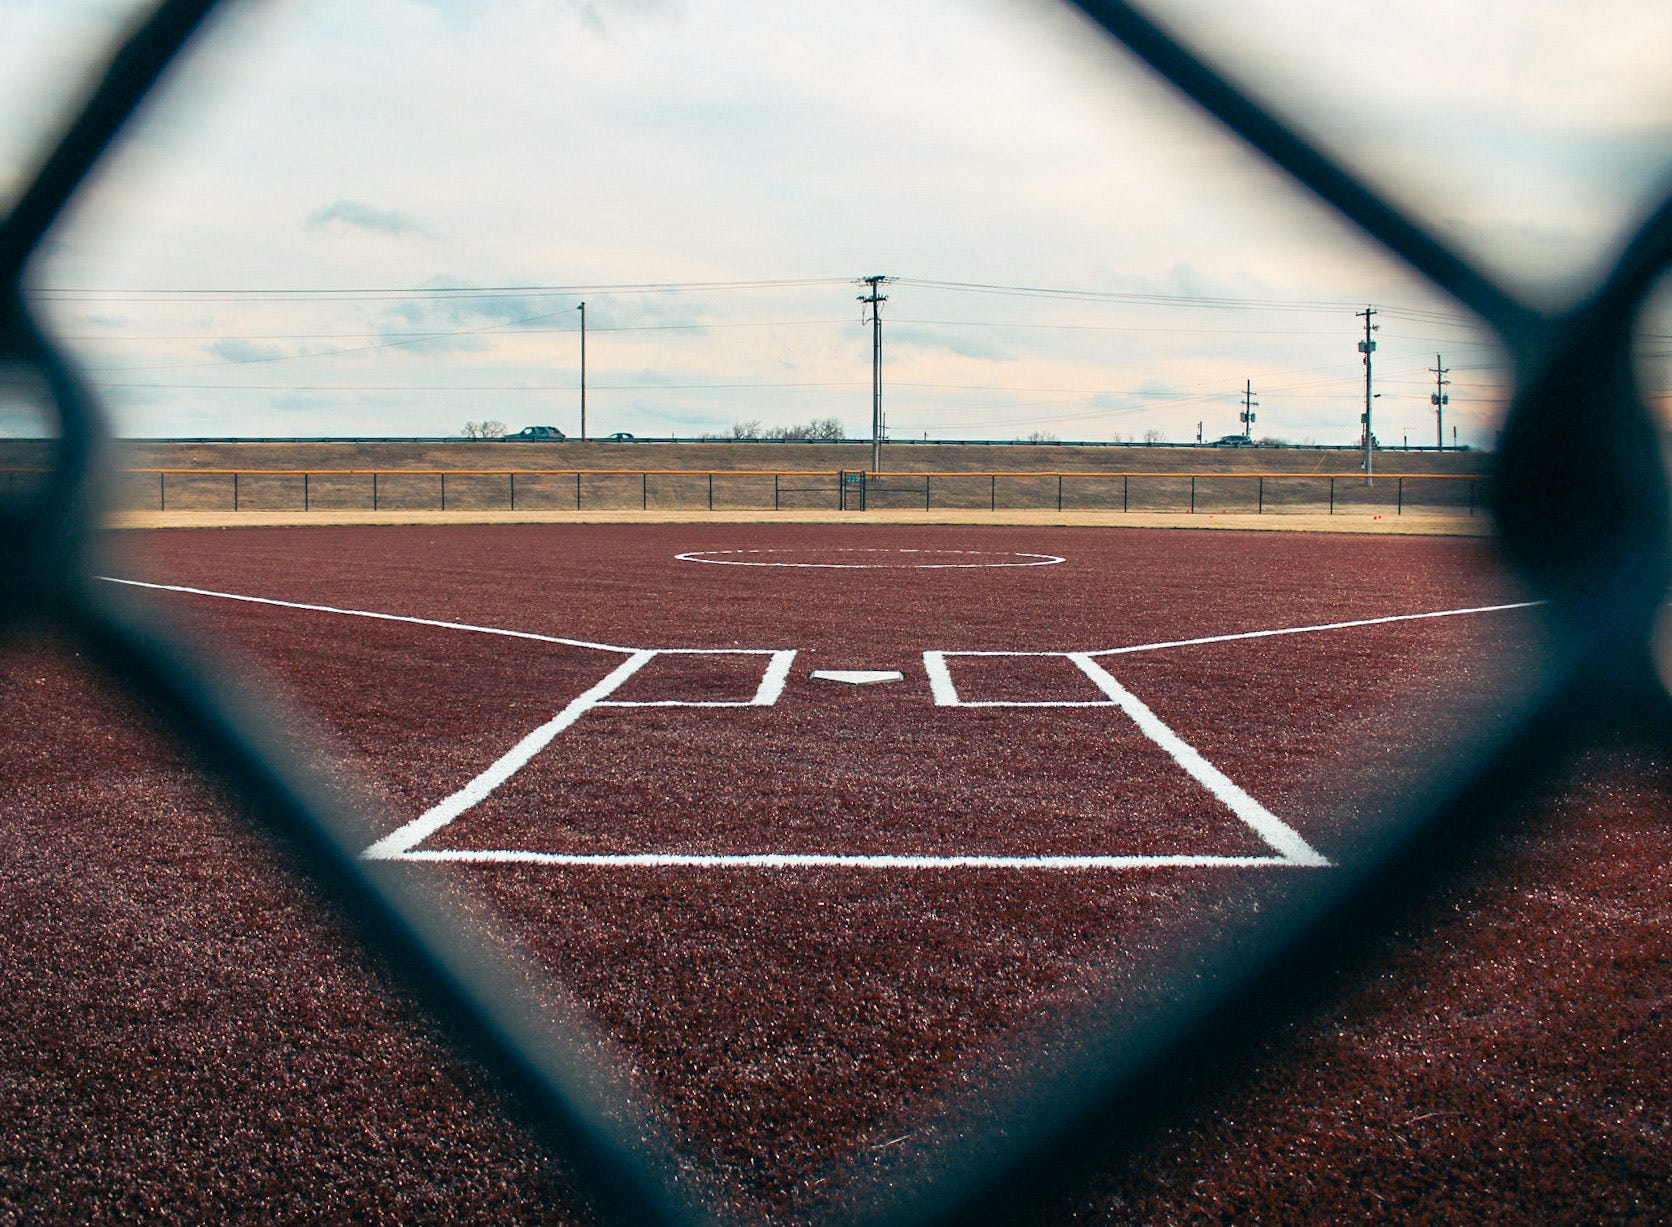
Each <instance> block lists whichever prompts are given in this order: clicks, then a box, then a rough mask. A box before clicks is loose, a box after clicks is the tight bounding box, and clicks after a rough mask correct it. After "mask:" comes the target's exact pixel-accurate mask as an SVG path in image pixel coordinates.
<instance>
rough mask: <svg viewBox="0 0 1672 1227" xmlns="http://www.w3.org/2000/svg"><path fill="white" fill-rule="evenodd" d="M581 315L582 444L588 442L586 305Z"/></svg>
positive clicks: (580, 309)
mask: <svg viewBox="0 0 1672 1227" xmlns="http://www.w3.org/2000/svg"><path fill="white" fill-rule="evenodd" d="M579 311H580V313H581V442H582V443H585V442H586V304H585V303H582V304H581V305H580V307H579Z"/></svg>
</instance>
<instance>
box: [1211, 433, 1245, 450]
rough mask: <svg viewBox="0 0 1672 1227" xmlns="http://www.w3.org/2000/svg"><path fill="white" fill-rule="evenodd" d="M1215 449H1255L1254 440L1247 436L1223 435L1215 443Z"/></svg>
mask: <svg viewBox="0 0 1672 1227" xmlns="http://www.w3.org/2000/svg"><path fill="white" fill-rule="evenodd" d="M1213 445H1214V446H1215V447H1253V446H1254V440H1252V439H1250V438H1249V437H1248V436H1247V435H1221V436H1220V437H1219V438H1217V439H1215V440H1214V441H1213Z"/></svg>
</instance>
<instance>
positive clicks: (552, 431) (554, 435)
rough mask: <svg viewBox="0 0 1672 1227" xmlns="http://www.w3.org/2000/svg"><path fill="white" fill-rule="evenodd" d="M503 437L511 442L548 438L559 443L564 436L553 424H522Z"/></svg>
mask: <svg viewBox="0 0 1672 1227" xmlns="http://www.w3.org/2000/svg"><path fill="white" fill-rule="evenodd" d="M505 437H506V438H507V439H509V440H511V441H512V442H525V443H526V442H528V441H530V440H533V439H549V440H551V441H552V442H554V443H560V442H562V441H563V439H564V437H565V436H564V434H563V432H562V431H561V430H559V429H558V428H557V427H555V426H524V427H523V428H522V429H521V430H519V431H518V432H517V433H516V434H514V435H506V436H505Z"/></svg>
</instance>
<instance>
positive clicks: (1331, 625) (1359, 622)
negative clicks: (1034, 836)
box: [958, 601, 1545, 656]
mask: <svg viewBox="0 0 1672 1227" xmlns="http://www.w3.org/2000/svg"><path fill="white" fill-rule="evenodd" d="M1544 603H1545V602H1543V601H1515V602H1513V603H1511V604H1508V605H1475V606H1473V607H1471V608H1469V609H1439V610H1435V611H1433V612H1431V613H1415V614H1391V615H1389V616H1388V617H1385V618H1355V619H1354V620H1353V621H1351V622H1320V623H1319V624H1317V625H1316V626H1286V627H1283V628H1281V629H1279V630H1267V631H1241V632H1238V633H1237V634H1234V635H1205V636H1203V637H1202V638H1200V639H1169V640H1167V641H1165V642H1163V643H1136V644H1133V645H1132V646H1130V647H1125V648H1103V649H1101V650H1099V651H1096V652H1085V653H1081V655H1085V656H1120V655H1122V654H1124V653H1127V652H1158V651H1160V650H1161V649H1162V648H1190V647H1196V646H1197V645H1198V644H1204V643H1230V642H1232V641H1233V640H1237V639H1267V638H1270V637H1271V636H1273V635H1305V634H1309V633H1311V632H1312V631H1341V630H1349V629H1351V628H1352V627H1355V626H1382V625H1384V624H1386V623H1389V622H1416V621H1420V620H1421V619H1423V618H1456V617H1461V616H1462V615H1464V614H1482V613H1500V612H1502V611H1504V610H1507V609H1532V608H1533V607H1534V606H1536V605H1543V604H1544ZM958 655H960V656H986V655H992V656H1012V655H1021V653H1012V652H991V653H987V652H960V653H958ZM1039 655H1044V656H1056V655H1061V653H1056V652H1044V653H1039Z"/></svg>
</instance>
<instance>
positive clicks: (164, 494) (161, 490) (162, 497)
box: [157, 473, 1473, 511]
mask: <svg viewBox="0 0 1672 1227" xmlns="http://www.w3.org/2000/svg"><path fill="white" fill-rule="evenodd" d="M1470 493H1471V494H1472V493H1473V491H1471V492H1470ZM157 510H158V511H167V510H168V474H167V473H158V474H157Z"/></svg>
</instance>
